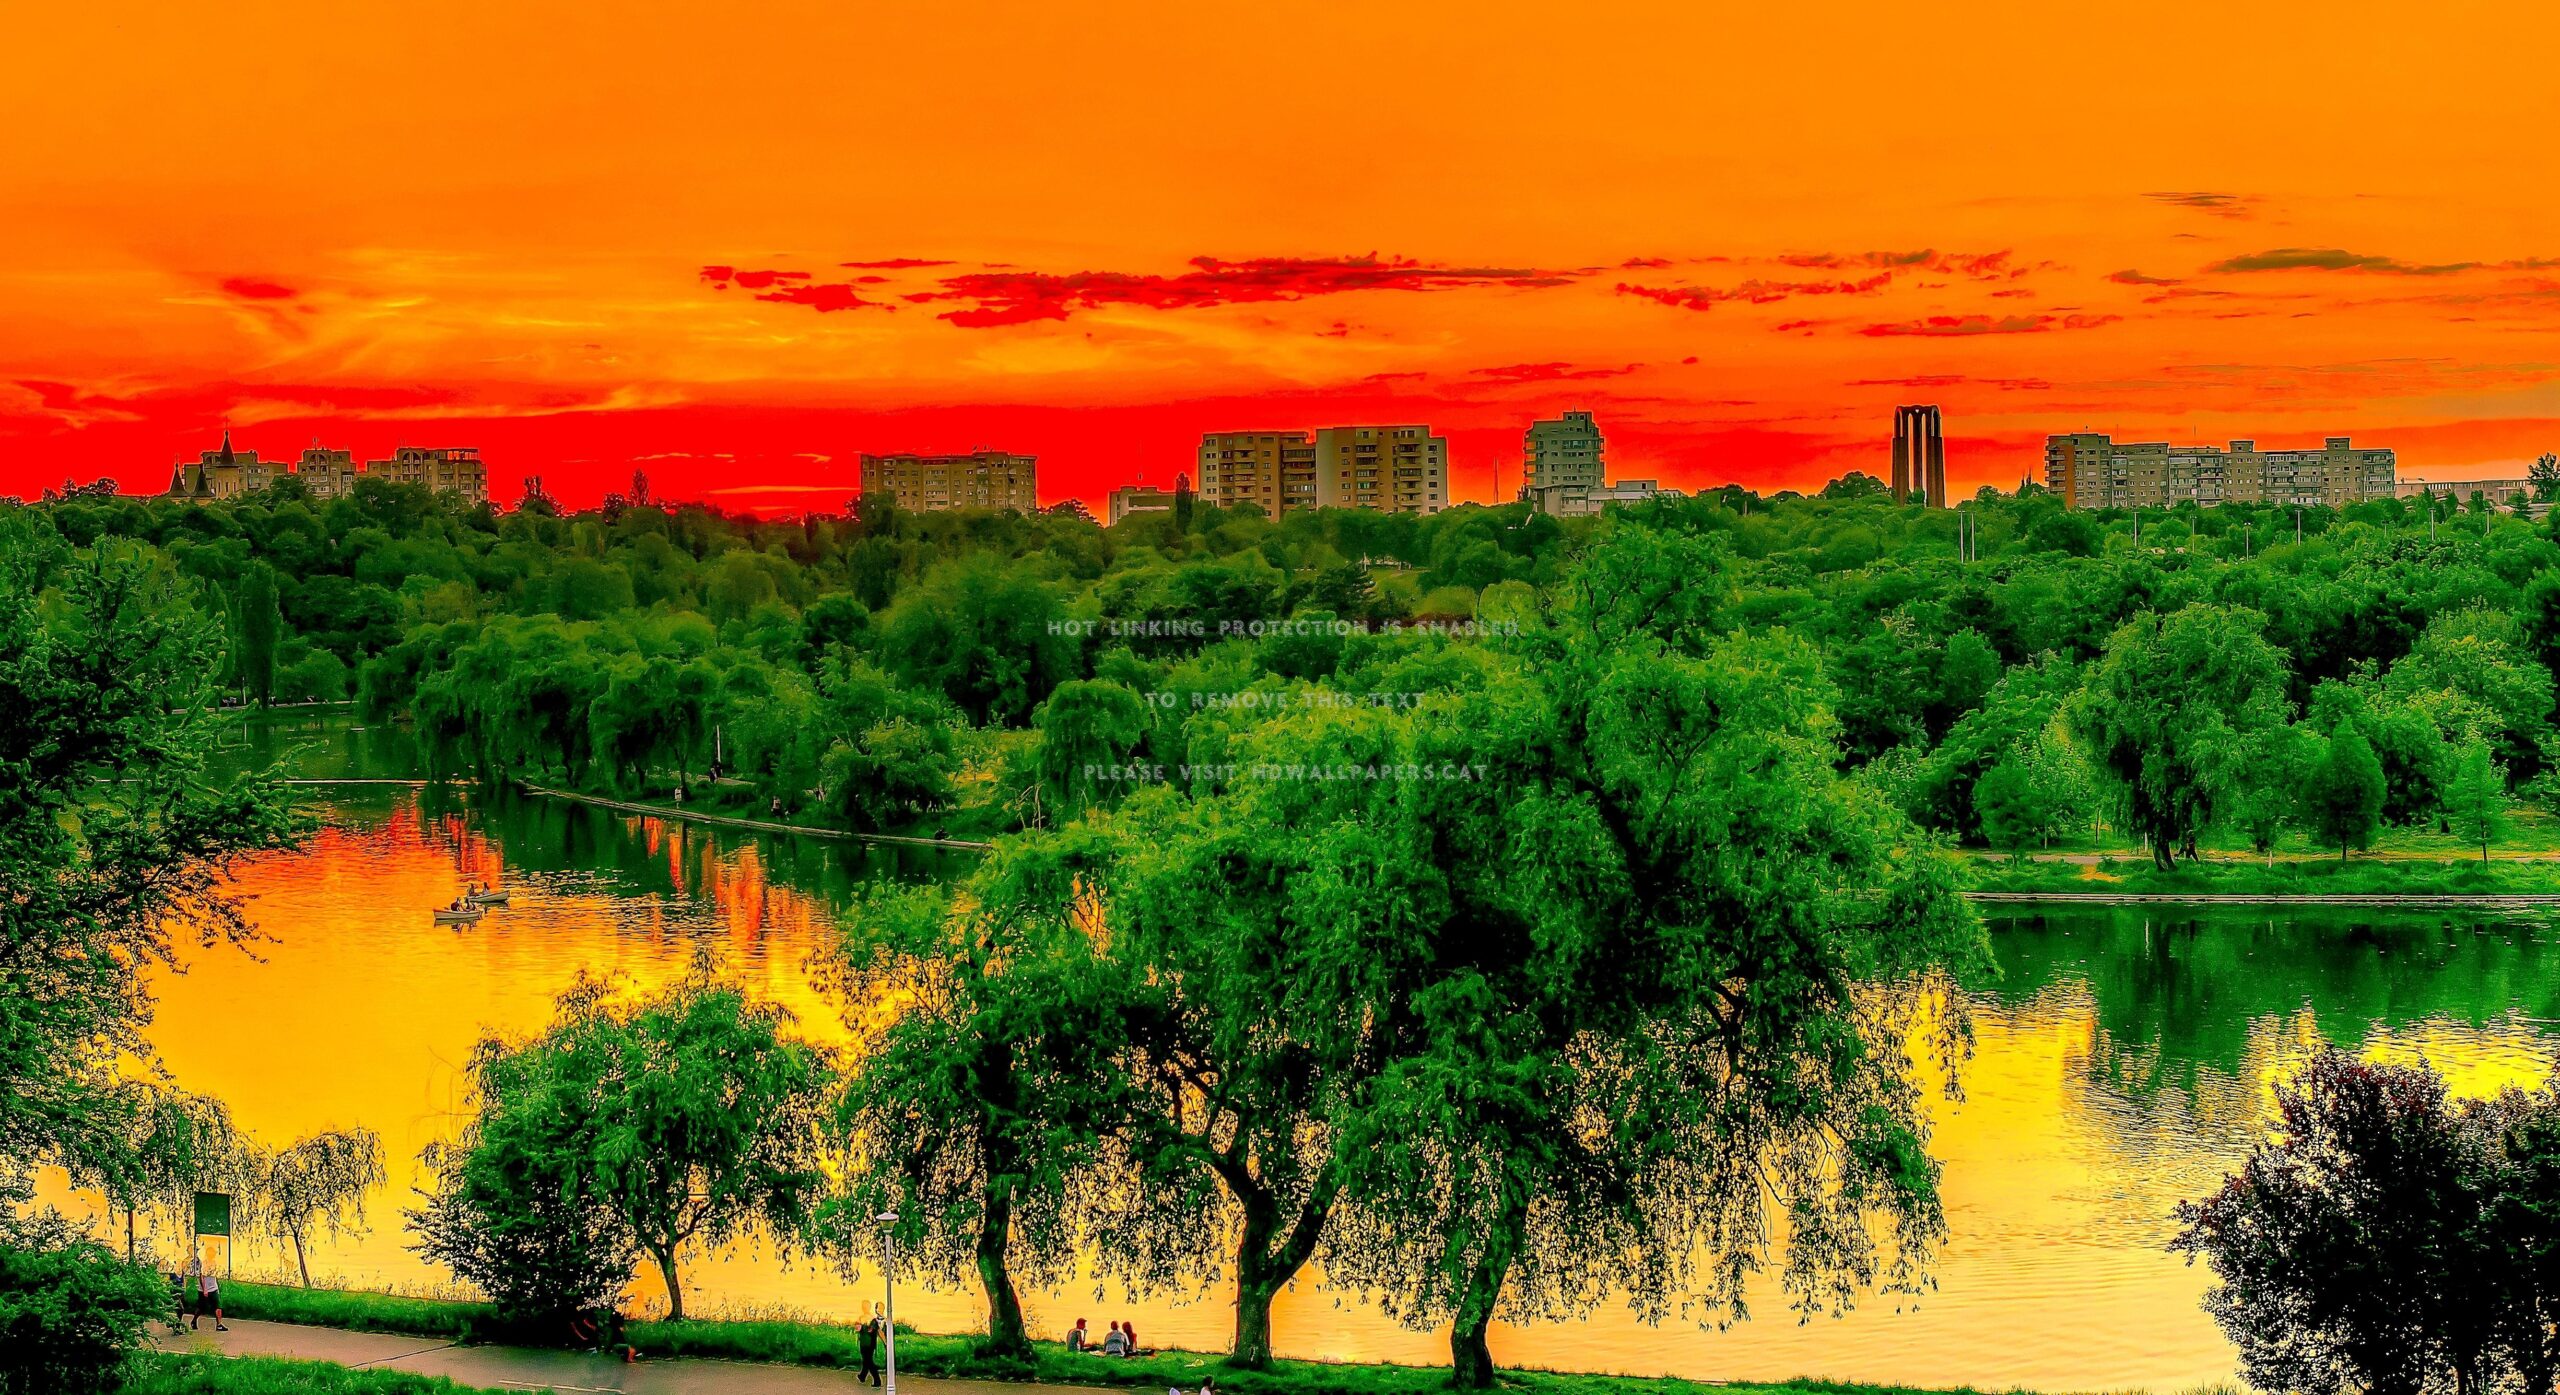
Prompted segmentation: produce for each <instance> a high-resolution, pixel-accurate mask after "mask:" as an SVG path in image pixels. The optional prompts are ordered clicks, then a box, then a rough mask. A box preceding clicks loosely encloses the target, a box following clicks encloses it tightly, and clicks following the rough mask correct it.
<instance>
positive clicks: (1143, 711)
mask: <svg viewBox="0 0 2560 1395" xmlns="http://www.w3.org/2000/svg"><path fill="white" fill-rule="evenodd" d="M1031 724H1032V726H1034V727H1035V728H1037V729H1038V730H1039V732H1040V744H1039V747H1038V750H1037V752H1036V754H1035V759H1034V766H1035V769H1036V773H1037V776H1038V780H1039V787H1040V795H1041V800H1042V803H1043V804H1044V805H1045V806H1046V807H1045V812H1046V813H1047V816H1048V818H1049V820H1051V821H1055V822H1064V821H1065V820H1068V819H1071V818H1074V817H1075V816H1076V815H1077V814H1079V813H1081V812H1083V811H1084V810H1086V809H1089V808H1091V807H1093V806H1094V805H1096V804H1108V803H1111V802H1112V801H1113V800H1114V799H1115V798H1117V796H1118V795H1119V794H1120V792H1121V791H1122V790H1124V789H1126V788H1127V783H1126V782H1125V781H1124V780H1122V779H1121V778H1120V776H1119V774H1118V773H1117V768H1118V767H1121V766H1124V765H1126V764H1127V763H1128V762H1129V761H1130V760H1131V758H1132V757H1133V756H1134V754H1135V753H1136V751H1137V750H1138V747H1139V746H1140V745H1141V744H1142V743H1143V742H1144V741H1145V740H1146V737H1147V733H1148V732H1149V731H1150V730H1151V729H1152V728H1153V725H1154V723H1153V721H1152V720H1151V719H1150V717H1149V715H1148V713H1147V704H1146V702H1145V700H1144V699H1142V698H1140V697H1139V696H1138V695H1137V694H1136V693H1134V692H1132V691H1130V690H1129V689H1128V688H1126V687H1123V686H1121V685H1120V684H1118V683H1110V682H1100V681H1094V680H1088V679H1076V680H1071V681H1069V682H1065V683H1061V684H1059V685H1058V687H1057V689H1056V690H1055V691H1054V692H1052V693H1050V694H1049V700H1048V701H1046V702H1044V703H1042V704H1040V708H1039V710H1038V711H1037V712H1034V713H1033V714H1032V717H1031Z"/></svg>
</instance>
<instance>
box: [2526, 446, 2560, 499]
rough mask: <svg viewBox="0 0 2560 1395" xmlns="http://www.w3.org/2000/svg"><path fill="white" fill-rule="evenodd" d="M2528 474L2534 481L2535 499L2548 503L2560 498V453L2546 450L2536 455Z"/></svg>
mask: <svg viewBox="0 0 2560 1395" xmlns="http://www.w3.org/2000/svg"><path fill="white" fill-rule="evenodd" d="M2526 473H2527V475H2528V477H2529V478H2531V480H2532V481H2533V501H2534V502H2535V503H2537V504H2548V503H2551V502H2553V501H2555V500H2560V455H2554V454H2552V453H2551V452H2550V451H2544V452H2543V453H2542V454H2540V455H2538V456H2535V457H2534V461H2533V464H2532V466H2531V467H2530V468H2529V469H2528V470H2527V472H2526Z"/></svg>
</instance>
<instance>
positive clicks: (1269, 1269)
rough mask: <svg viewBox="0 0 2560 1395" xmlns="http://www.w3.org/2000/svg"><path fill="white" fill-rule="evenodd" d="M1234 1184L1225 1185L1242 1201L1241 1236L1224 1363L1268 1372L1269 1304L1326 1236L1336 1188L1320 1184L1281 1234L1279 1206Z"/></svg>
mask: <svg viewBox="0 0 2560 1395" xmlns="http://www.w3.org/2000/svg"><path fill="white" fill-rule="evenodd" d="M1237 1180H1238V1179H1235V1178H1230V1179H1229V1187H1230V1190H1232V1191H1236V1192H1238V1193H1239V1194H1240V1199H1242V1200H1243V1201H1244V1236H1243V1238H1242V1240H1241V1241H1239V1242H1238V1244H1237V1245H1236V1341H1235V1348H1234V1350H1232V1351H1230V1352H1229V1353H1228V1354H1227V1364H1228V1365H1230V1366H1237V1367H1241V1368H1243V1369H1245V1370H1249V1371H1267V1370H1269V1369H1271V1301H1272V1300H1273V1299H1275V1298H1277V1297H1279V1296H1280V1290H1281V1289H1282V1288H1283V1287H1285V1286H1287V1284H1288V1282H1289V1281H1290V1280H1291V1279H1293V1278H1296V1277H1297V1275H1298V1271H1299V1270H1301V1269H1303V1268H1305V1267H1306V1265H1307V1261H1308V1260H1309V1259H1311V1258H1313V1257H1314V1255H1315V1252H1316V1240H1317V1238H1318V1237H1319V1236H1321V1235H1322V1234H1323V1233H1324V1222H1325V1217H1326V1216H1328V1215H1330V1214H1331V1213H1332V1211H1333V1198H1334V1196H1335V1195H1336V1194H1337V1192H1338V1191H1339V1188H1338V1187H1336V1186H1335V1185H1334V1184H1333V1183H1331V1182H1318V1183H1317V1184H1316V1187H1315V1190H1313V1191H1312V1192H1310V1193H1308V1195H1307V1199H1306V1200H1305V1201H1304V1202H1302V1203H1300V1205H1299V1207H1298V1211H1297V1214H1296V1215H1295V1216H1292V1217H1291V1218H1290V1219H1289V1223H1288V1227H1287V1229H1285V1230H1283V1229H1282V1227H1281V1221H1280V1215H1279V1207H1278V1206H1277V1205H1276V1204H1275V1203H1274V1202H1273V1201H1272V1200H1271V1198H1270V1196H1269V1194H1268V1193H1264V1192H1259V1191H1256V1192H1254V1193H1252V1194H1251V1195H1249V1196H1243V1195H1241V1194H1242V1193H1243V1190H1244V1189H1243V1187H1241V1186H1238V1185H1236V1183H1237Z"/></svg>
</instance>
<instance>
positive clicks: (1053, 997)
mask: <svg viewBox="0 0 2560 1395" xmlns="http://www.w3.org/2000/svg"><path fill="white" fill-rule="evenodd" d="M1092 910H1093V907H1092V905H1091V903H1090V901H1089V899H1088V898H1087V897H1086V896H1084V895H1083V894H1081V893H1079V891H1078V890H1077V888H1076V886H1075V868H1074V866H1073V864H1072V862H1071V861H1069V860H1068V859H1066V858H1063V857H1062V856H1061V855H1060V853H1059V848H1058V845H1057V844H1055V843H1054V842H1052V841H1050V840H1046V839H1043V838H1041V837H1039V836H1037V835H1034V836H1030V837H1026V838H1019V839H1009V840H1007V841H1006V842H1005V843H1004V844H1003V845H1002V846H1000V847H999V848H998V850H997V851H996V853H995V854H994V855H993V856H992V857H990V858H989V859H988V860H987V861H986V862H985V863H983V864H981V865H980V867H979V869H978V870H977V871H976V872H975V873H973V874H972V875H971V876H970V877H969V879H968V882H967V884H966V885H965V886H964V887H962V888H961V889H960V891H959V894H958V895H957V896H956V897H946V896H944V895H942V894H940V893H936V892H910V893H902V894H884V895H880V896H876V897H873V898H871V899H870V900H868V901H866V902H865V903H864V904H863V905H862V907H861V908H860V910H859V911H858V913H857V914H856V916H855V917H854V918H853V921H852V924H851V926H850V928H849V929H848V931H847V933H846V935H845V937H844V939H843V941H842V943H841V944H840V945H839V946H838V947H837V949H836V952H835V953H834V954H833V955H831V956H830V957H829V958H828V959H826V960H824V961H822V964H821V969H822V974H823V977H824V979H825V981H826V982H827V983H828V984H829V986H830V987H831V988H832V989H833V990H834V991H835V992H836V993H837V994H838V996H839V997H840V998H841V999H842V1000H843V1001H844V1002H845V1004H846V1009H847V1011H846V1019H847V1021H848V1023H850V1024H851V1025H853V1026H854V1028H855V1031H856V1046H855V1048H854V1053H853V1058H852V1062H851V1065H850V1069H849V1073H848V1081H847V1085H848V1088H847V1090H846V1092H845V1096H844V1102H843V1109H842V1115H841V1118H840V1124H841V1128H840V1136H841V1137H842V1138H843V1139H844V1141H845V1144H844V1146H845V1147H846V1149H847V1150H848V1151H847V1160H846V1161H847V1169H846V1170H847V1174H848V1175H847V1187H846V1195H845V1197H844V1198H843V1199H842V1200H840V1201H836V1202H831V1203H829V1206H828V1209H827V1212H826V1214H825V1215H823V1216H822V1217H821V1218H820V1221H819V1224H818V1226H817V1227H816V1229H817V1231H818V1233H819V1234H820V1235H821V1236H822V1237H823V1238H824V1240H825V1242H826V1243H827V1244H828V1245H829V1246H830V1247H831V1248H834V1249H835V1250H836V1251H837V1252H838V1254H839V1255H840V1256H842V1257H843V1258H844V1259H846V1260H852V1259H855V1258H861V1257H867V1253H868V1252H869V1250H870V1248H871V1246H872V1245H873V1244H876V1243H877V1227H876V1225H875V1223H874V1221H873V1219H872V1218H873V1217H875V1216H877V1215H880V1214H882V1213H883V1212H885V1211H895V1212H896V1213H897V1214H898V1216H899V1220H898V1222H897V1224H896V1226H895V1231H896V1234H897V1238H898V1240H899V1253H900V1254H901V1256H902V1257H904V1258H905V1259H906V1260H908V1261H909V1262H910V1263H913V1264H915V1265H917V1266H919V1267H920V1268H922V1269H924V1270H926V1271H927V1272H929V1273H931V1274H933V1275H935V1276H937V1277H939V1278H942V1279H957V1278H959V1277H960V1276H961V1275H963V1274H967V1275H970V1276H972V1277H974V1278H975V1279H976V1280H977V1282H978V1284H979V1286H980V1288H981V1289H982V1290H983V1291H984V1292H985V1294H986V1298H987V1315H988V1316H987V1340H986V1343H985V1346H984V1351H985V1352H986V1353H987V1354H989V1355H993V1356H997V1357H1001V1358H1006V1359H1011V1360H1017V1361H1027V1360H1028V1359H1029V1358H1030V1355H1031V1344H1030V1337H1029V1335H1028V1332H1027V1330H1026V1328H1025V1326H1024V1323H1023V1315H1022V1300H1021V1298H1020V1296H1019V1292H1018V1289H1017V1283H1018V1282H1019V1281H1020V1280H1022V1279H1024V1278H1030V1279H1033V1280H1035V1281H1038V1282H1043V1283H1053V1282H1057V1281H1060V1280H1063V1279H1064V1278H1065V1277H1067V1276H1068V1275H1069V1273H1070V1272H1071V1271H1072V1270H1073V1268H1074V1260H1075V1258H1076V1256H1077V1253H1078V1251H1077V1247H1076V1245H1075V1243H1074V1240H1073V1238H1072V1235H1071V1233H1070V1231H1069V1224H1070V1216H1071V1214H1072V1208H1071V1206H1070V1193H1071V1192H1073V1191H1077V1190H1080V1189H1084V1188H1088V1187H1091V1186H1093V1185H1095V1184H1096V1179H1097V1178H1098V1177H1099V1176H1100V1169H1101V1166H1102V1164H1103V1162H1104V1158H1103V1156H1102V1139H1101V1134H1100V1132H1099V1130H1098V1128H1097V1127H1096V1125H1095V1122H1094V1116H1095V1114H1096V1112H1097V1110H1098V1109H1099V1108H1100V1107H1101V1106H1100V1103H1099V1101H1100V1100H1101V1099H1102V1098H1103V1097H1104V1095H1105V1093H1106V1091H1107V1090H1108V1088H1109V1086H1110V1083H1111V1081H1110V1076H1109V1072H1110V1069H1111V1061H1112V1058H1113V1055H1114V1047H1113V1034H1114V1032H1115V1029H1116V1024H1117V1021H1118V1013H1117V1011H1116V1001H1117V998H1118V996H1119V990H1118V985H1117V983H1116V980H1115V978H1114V976H1113V975H1112V974H1111V973H1110V972H1109V967H1108V966H1107V965H1106V964H1104V963H1103V962H1102V961H1101V960H1099V959H1098V958H1097V956H1096V955H1095V953H1094V946H1093V943H1092V941H1091V939H1090V938H1089V936H1088V935H1087V933H1086V929H1085V926H1084V924H1083V923H1081V922H1082V920H1084V919H1085V918H1088V917H1090V915H1091V914H1092ZM883 1001H896V1002H899V1003H900V1004H902V1006H901V1008H900V1010H899V1011H898V1012H897V1013H896V1014H895V1015H894V1016H892V1017H885V1018H884V1017H883V1015H882V1014H881V1013H880V1012H879V1011H878V1009H877V1006H876V1005H877V1004H878V1003H880V1002H883Z"/></svg>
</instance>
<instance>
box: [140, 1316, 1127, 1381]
mask: <svg viewBox="0 0 2560 1395" xmlns="http://www.w3.org/2000/svg"><path fill="white" fill-rule="evenodd" d="M155 1340H156V1343H157V1345H158V1347H159V1349H160V1350H162V1351H173V1352H208V1353H212V1354H216V1355H221V1356H281V1357H289V1358H291V1359H293V1360H297V1361H332V1362H336V1363H337V1364H338V1365H341V1366H360V1367H365V1368H373V1367H383V1368H387V1369H390V1370H395V1371H407V1372H409V1373H411V1374H413V1375H422V1376H445V1377H448V1378H450V1379H452V1380H455V1381H458V1382H460V1383H461V1384H463V1385H474V1386H480V1387H483V1388H485V1389H490V1390H552V1391H558V1392H561V1395H596V1393H597V1392H613V1395H848V1392H851V1391H855V1390H862V1389H867V1388H869V1387H865V1386H862V1385H860V1384H858V1383H857V1382H856V1381H855V1380H854V1373H853V1372H851V1371H837V1370H824V1369H819V1368H815V1367H808V1366H769V1365H762V1364H759V1363H756V1362H749V1361H711V1360H699V1359H693V1358H679V1359H669V1360H657V1361H641V1362H636V1363H625V1362H624V1361H623V1360H622V1359H621V1358H619V1357H613V1356H603V1355H589V1354H587V1353H585V1352H572V1351H546V1350H542V1349H539V1348H534V1347H500V1346H486V1347H477V1346H472V1347H467V1346H457V1345H455V1344H453V1343H451V1342H445V1341H439V1340H437V1339H436V1338H433V1337H395V1336H390V1335H386V1334H384V1333H379V1332H348V1331H343V1330H341V1329H338V1328H334V1327H299V1326H295V1325H293V1324H291V1323H282V1322H250V1321H247V1320H245V1319H241V1318H233V1319H232V1320H231V1330H230V1331H229V1332H225V1333H221V1334H219V1335H217V1334H216V1333H215V1332H214V1330H213V1329H212V1328H210V1327H208V1328H205V1329H203V1330H201V1331H191V1332H188V1333H185V1334H183V1335H180V1336H175V1337H172V1336H168V1335H165V1334H163V1335H162V1336H160V1337H158V1338H156V1339H155ZM898 1388H899V1390H901V1391H902V1392H906V1395H1023V1392H1025V1391H1028V1390H1037V1391H1039V1392H1041V1395H1130V1392H1128V1391H1125V1390H1105V1389H1102V1388H1100V1387H1095V1386H1085V1385H1044V1386H1032V1385H1017V1384H1011V1383H1007V1382H1002V1381H983V1380H935V1379H933V1378H931V1377H926V1376H910V1375H904V1374H901V1375H900V1376H899V1377H898Z"/></svg>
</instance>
